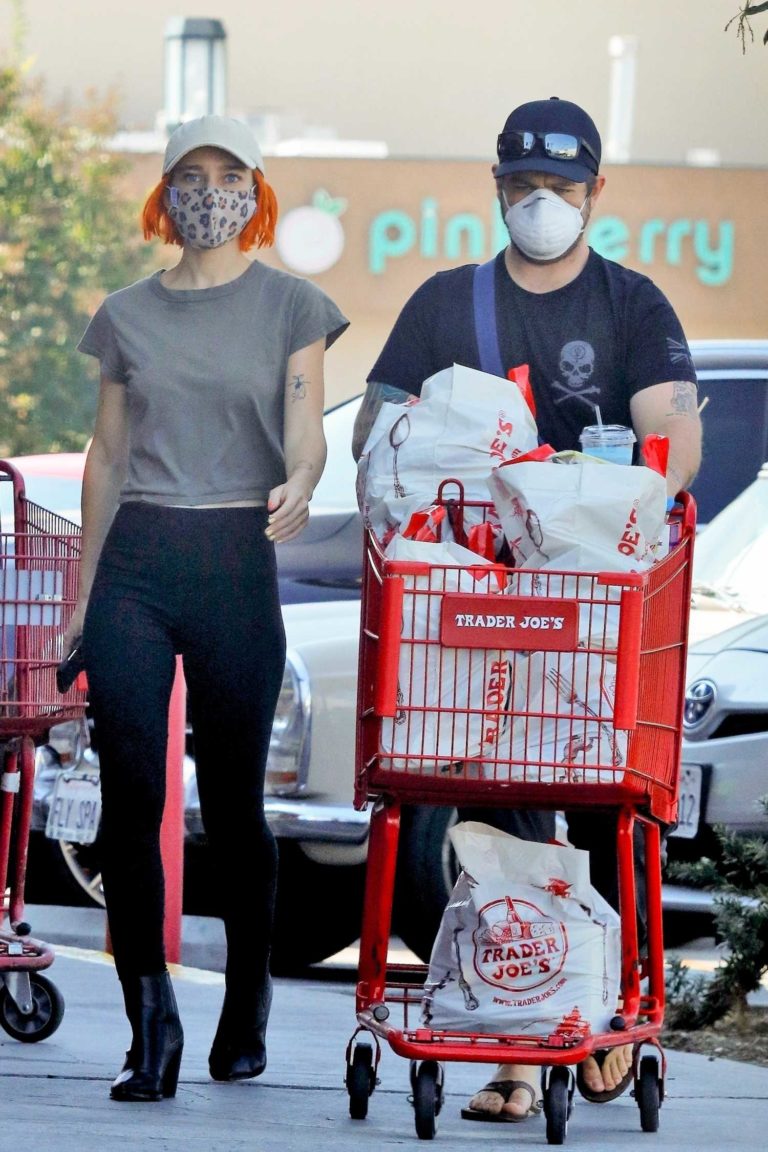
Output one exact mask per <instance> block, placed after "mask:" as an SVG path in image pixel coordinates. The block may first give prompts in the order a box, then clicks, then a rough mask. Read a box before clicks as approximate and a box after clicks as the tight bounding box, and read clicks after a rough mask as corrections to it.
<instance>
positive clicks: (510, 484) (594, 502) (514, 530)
mask: <svg viewBox="0 0 768 1152" xmlns="http://www.w3.org/2000/svg"><path fill="white" fill-rule="evenodd" d="M488 487H489V488H490V492H491V496H492V498H493V501H494V503H495V505H496V510H497V512H498V515H499V519H500V520H501V525H502V528H503V530H504V535H505V537H506V539H507V542H508V543H509V545H510V547H511V548H512V552H513V555H514V558H515V563H516V565H517V566H518V567H521V568H537V569H560V570H562V571H567V572H601V571H605V572H637V571H642V570H643V569H646V568H650V567H651V565H652V564H653V563H654V562H655V561H656V560H657V559H659V558H660V557H661V556H662V555H663V553H664V551H666V546H667V545H668V534H667V533H666V532H665V517H666V507H667V494H666V481H665V480H664V477H663V476H660V475H659V474H658V472H654V471H653V470H652V469H650V468H644V467H631V466H627V465H624V464H610V463H606V462H604V461H601V460H596V459H594V458H592V457H586V456H582V455H581V454H580V453H577V452H568V453H557V454H556V455H555V456H553V457H551V458H550V459H549V460H543V461H535V462H527V461H523V462H522V463H520V464H509V465H505V466H500V467H498V468H496V469H495V470H494V471H493V472H492V473H491V476H490V478H489V480H488Z"/></svg>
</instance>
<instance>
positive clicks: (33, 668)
mask: <svg viewBox="0 0 768 1152" xmlns="http://www.w3.org/2000/svg"><path fill="white" fill-rule="evenodd" d="M0 500H2V507H3V508H7V507H9V506H10V508H11V512H10V517H11V519H12V521H13V531H4V532H2V533H0V750H1V752H2V764H1V765H0V897H2V920H1V921H0V1026H2V1028H3V1030H4V1031H5V1032H7V1033H8V1034H9V1035H10V1036H12V1037H14V1039H16V1040H21V1041H24V1042H27V1043H33V1042H35V1041H37V1040H44V1039H45V1038H46V1037H47V1036H50V1035H51V1034H52V1033H53V1032H55V1031H56V1029H57V1028H58V1026H59V1024H60V1023H61V1019H62V1015H63V1013H64V1000H63V998H62V996H61V993H60V992H59V991H58V989H57V988H56V986H55V985H54V984H53V983H52V982H51V981H50V980H48V979H47V978H46V977H45V976H43V975H41V972H42V970H43V969H45V968H48V967H49V966H50V965H51V964H52V962H53V951H52V950H51V948H50V947H49V946H48V945H46V944H44V943H42V942H41V941H39V940H35V939H33V938H32V937H31V935H30V932H31V928H30V926H29V924H27V923H26V922H25V920H24V883H25V876H26V866H27V853H28V847H29V832H30V826H31V821H32V808H33V799H34V777H35V744H36V742H40V741H41V740H42V739H43V737H44V736H45V734H46V732H47V731H48V729H49V728H51V726H52V725H54V724H60V723H62V722H63V721H65V720H72V719H77V718H79V717H82V716H83V715H84V712H85V689H84V686H80V685H78V683H76V684H75V685H74V686H73V688H72V689H71V690H70V691H69V692H68V693H67V694H66V696H61V695H60V693H59V692H58V691H57V689H56V666H57V664H58V663H59V661H60V660H61V657H62V653H61V642H62V635H63V633H64V631H65V629H66V626H67V623H68V622H69V619H70V616H71V614H72V609H73V607H74V604H75V600H76V596H77V573H78V564H79V560H80V529H79V528H78V526H77V525H76V524H73V523H71V522H70V521H69V520H65V519H64V518H63V517H61V516H58V515H56V514H55V513H53V512H50V511H48V510H47V509H45V508H41V507H39V506H38V505H36V504H33V503H32V502H31V501H29V500H27V499H26V496H25V492H24V481H23V479H22V477H21V475H20V474H19V472H18V471H17V469H16V468H14V467H13V465H11V464H8V463H6V462H5V461H0Z"/></svg>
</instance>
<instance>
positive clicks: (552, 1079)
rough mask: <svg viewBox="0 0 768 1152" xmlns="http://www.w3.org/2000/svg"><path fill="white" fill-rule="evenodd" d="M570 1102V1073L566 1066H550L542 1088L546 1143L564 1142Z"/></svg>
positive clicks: (571, 1091)
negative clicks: (545, 1082)
mask: <svg viewBox="0 0 768 1152" xmlns="http://www.w3.org/2000/svg"><path fill="white" fill-rule="evenodd" d="M572 1104H573V1089H572V1087H571V1074H570V1073H569V1071H568V1069H567V1068H563V1067H558V1066H555V1067H554V1068H551V1069H550V1072H549V1081H548V1083H547V1085H546V1087H545V1088H544V1115H545V1116H546V1118H547V1143H548V1144H564V1143H565V1135H566V1133H567V1131H568V1117H569V1116H570V1114H571V1107H572Z"/></svg>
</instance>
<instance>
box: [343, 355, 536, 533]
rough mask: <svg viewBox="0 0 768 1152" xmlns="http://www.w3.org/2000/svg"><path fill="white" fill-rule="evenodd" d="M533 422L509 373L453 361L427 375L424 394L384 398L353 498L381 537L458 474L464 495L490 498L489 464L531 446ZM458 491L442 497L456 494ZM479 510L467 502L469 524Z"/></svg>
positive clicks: (525, 450) (432, 500)
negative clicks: (406, 399)
mask: <svg viewBox="0 0 768 1152" xmlns="http://www.w3.org/2000/svg"><path fill="white" fill-rule="evenodd" d="M537 443H538V438H537V432H536V424H535V421H534V419H533V416H532V415H531V412H530V409H529V408H528V405H527V404H526V402H525V400H524V399H523V396H522V393H521V391H520V388H519V387H518V385H517V384H515V383H513V382H512V381H511V380H505V379H503V378H501V377H499V376H492V375H490V374H488V373H486V372H479V371H477V370H476V369H474V368H464V367H463V366H462V365H460V364H454V365H453V367H451V368H446V369H444V370H443V371H442V372H438V373H436V374H435V375H434V376H430V377H429V379H428V380H426V381H425V382H424V384H423V386H422V389H421V397H420V399H419V400H417V401H413V402H410V403H408V404H383V405H382V407H381V409H380V411H379V413H378V415H377V418H376V421H375V423H374V425H373V428H372V429H371V432H370V435H369V437H368V440H367V442H366V445H365V448H364V449H363V454H362V456H361V458H360V462H359V464H358V501H359V503H360V508H361V511H362V513H363V519H364V520H365V523H366V525H367V526H368V527H369V528H371V529H372V530H373V531H374V532H375V533H376V535H377V536H378V537H379V539H380V540H385V541H386V540H387V539H388V536H389V535H390V534H391V533H392V531H393V530H395V529H397V527H398V526H399V525H400V524H401V523H403V522H404V521H407V519H408V518H409V517H410V516H411V515H412V514H413V513H414V512H416V511H418V510H419V509H420V508H423V507H428V506H429V505H430V504H432V503H433V502H434V500H435V496H436V493H437V489H438V487H439V485H440V484H441V482H442V481H443V480H446V479H448V478H451V477H453V478H455V479H458V480H460V481H461V483H462V484H463V486H464V495H465V499H467V500H482V501H485V502H487V501H488V488H487V484H486V480H487V476H488V473H489V471H490V470H491V469H492V468H493V467H495V466H496V465H498V464H501V463H503V462H504V461H506V460H514V459H516V458H517V457H518V456H520V455H522V454H524V453H525V452H528V451H530V450H531V449H532V448H535V447H536V445H537ZM456 495H457V492H456V490H455V489H454V490H452V491H446V496H449V497H450V496H453V497H454V498H455V497H456ZM473 515H474V517H475V518H477V516H478V515H479V514H478V513H476V512H475V513H474V514H473V512H472V510H471V509H467V518H468V523H472V522H473Z"/></svg>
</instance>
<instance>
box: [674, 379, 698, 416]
mask: <svg viewBox="0 0 768 1152" xmlns="http://www.w3.org/2000/svg"><path fill="white" fill-rule="evenodd" d="M696 399H697V395H696V385H695V384H692V383H691V382H690V380H675V381H674V383H673V384H672V400H671V405H672V407H671V411H670V412H669V413H668V415H669V416H695V415H696Z"/></svg>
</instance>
